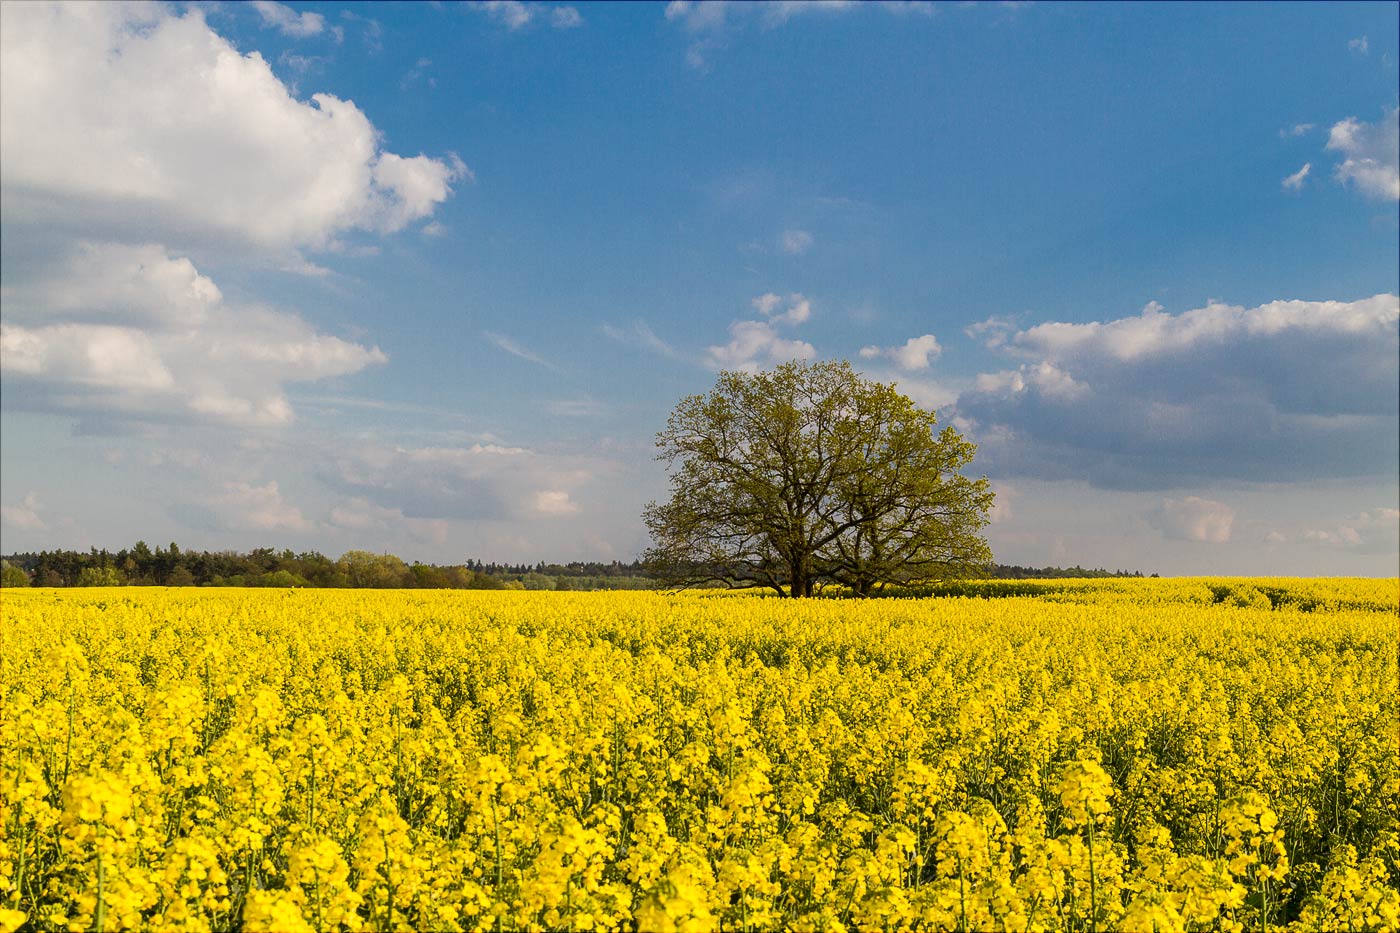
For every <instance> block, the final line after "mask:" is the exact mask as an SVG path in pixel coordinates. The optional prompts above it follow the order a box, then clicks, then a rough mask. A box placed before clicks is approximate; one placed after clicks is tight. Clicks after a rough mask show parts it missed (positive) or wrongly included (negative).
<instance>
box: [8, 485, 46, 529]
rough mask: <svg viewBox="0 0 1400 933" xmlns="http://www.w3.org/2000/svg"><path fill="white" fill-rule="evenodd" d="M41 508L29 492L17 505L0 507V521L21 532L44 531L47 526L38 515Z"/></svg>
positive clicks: (37, 498) (40, 503)
mask: <svg viewBox="0 0 1400 933" xmlns="http://www.w3.org/2000/svg"><path fill="white" fill-rule="evenodd" d="M43 508H44V504H43V503H42V502H40V501H39V497H38V496H37V495H36V494H34V493H33V492H29V493H26V494H25V496H24V498H23V499H21V500H20V502H19V504H18V505H0V519H3V520H4V522H5V524H7V525H11V526H13V527H15V528H18V529H20V530H21V531H46V530H48V527H49V524H48V522H46V521H44V519H43V517H42V516H40V515H39V513H40V511H42V510H43Z"/></svg>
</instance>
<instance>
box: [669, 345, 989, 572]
mask: <svg viewBox="0 0 1400 933" xmlns="http://www.w3.org/2000/svg"><path fill="white" fill-rule="evenodd" d="M656 443H657V447H658V449H659V453H658V455H657V456H658V459H660V460H663V461H665V462H666V463H667V465H668V466H669V467H670V469H671V498H670V500H669V501H668V502H665V503H661V504H657V503H655V502H653V503H650V504H649V505H648V506H647V508H646V512H645V514H644V516H643V517H644V519H645V521H646V524H647V527H648V528H649V529H650V531H651V534H652V539H653V546H652V548H651V549H650V550H648V552H647V555H646V559H647V562H648V564H649V565H650V566H651V568H652V572H653V573H657V574H659V575H661V576H663V577H664V578H666V579H668V580H670V581H671V582H673V583H676V584H679V585H698V584H702V583H713V584H719V585H724V586H732V587H769V588H771V589H773V590H776V591H777V592H778V593H780V594H782V595H785V596H810V595H812V591H813V588H814V587H815V586H817V585H819V584H820V583H822V582H837V583H842V584H845V585H847V586H849V587H850V588H851V590H852V591H853V592H854V593H856V594H858V595H862V596H864V595H869V594H870V593H872V592H873V591H874V590H875V589H876V588H878V587H880V586H881V585H884V584H887V583H892V582H905V581H910V580H915V579H931V578H938V577H947V576H961V575H968V574H977V573H981V572H985V569H986V567H987V565H988V564H990V562H991V552H990V551H989V550H988V548H987V544H986V541H985V540H984V539H983V538H982V536H981V530H982V528H983V527H984V526H985V525H986V523H987V512H988V511H989V510H990V508H991V505H992V495H993V494H992V492H991V490H990V489H989V488H988V486H987V481H986V479H978V480H971V479H968V478H967V477H965V476H963V475H962V474H961V473H960V472H959V471H960V470H961V469H962V468H963V467H965V466H966V465H967V464H968V463H970V462H971V460H972V456H973V453H974V452H975V450H976V448H975V446H974V445H973V444H971V443H969V442H968V441H966V440H964V439H963V438H962V437H961V436H960V435H959V434H958V433H957V432H956V431H954V430H953V429H952V428H944V429H943V430H942V431H941V432H940V431H938V430H937V419H936V416H935V415H934V413H933V412H931V411H925V410H923V409H921V408H919V407H918V406H917V405H915V404H914V402H913V401H911V400H910V399H909V398H908V397H906V396H904V395H902V394H900V393H899V392H898V391H897V390H896V389H895V387H894V386H891V385H885V384H882V383H878V382H873V381H870V380H867V379H864V378H862V377H861V376H860V375H859V374H858V373H856V372H855V371H854V370H853V369H852V368H851V366H850V364H849V363H846V362H844V361H843V362H830V363H801V362H796V363H786V364H784V365H782V366H779V367H778V368H777V369H775V370H772V371H769V372H762V373H756V374H748V373H736V372H725V373H721V374H720V376H719V380H718V382H717V383H716V385H715V388H714V389H713V390H712V391H711V392H710V393H709V394H708V395H692V396H689V397H687V398H684V399H682V400H681V401H680V403H679V404H678V405H677V406H676V409H675V411H674V412H673V413H672V415H671V418H670V420H669V422H668V423H667V426H666V430H664V431H662V432H661V433H659V434H658V435H657V439H656Z"/></svg>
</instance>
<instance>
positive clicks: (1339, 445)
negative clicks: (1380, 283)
mask: <svg viewBox="0 0 1400 933" xmlns="http://www.w3.org/2000/svg"><path fill="white" fill-rule="evenodd" d="M1398 327H1400V298H1397V297H1396V296H1395V295H1377V296H1374V297H1372V298H1366V299H1362V300H1359V301H1351V302H1342V301H1276V302H1271V303H1269V304H1265V305H1261V306H1258V307H1254V308H1245V307H1240V306H1235V305H1225V304H1219V303H1212V304H1209V305H1207V306H1205V307H1203V308H1197V309H1194V310H1191V311H1186V312H1183V313H1181V314H1169V313H1165V312H1164V311H1163V310H1162V309H1161V308H1160V307H1159V306H1157V305H1155V304H1152V305H1149V306H1148V307H1147V308H1145V309H1144V310H1143V312H1142V313H1141V314H1140V315H1137V316H1133V317H1126V318H1121V319H1118V320H1113V321H1107V322H1093V323H1087V324H1072V323H1046V324H1041V325H1038V326H1035V327H1031V328H1028V329H1025V330H1021V331H1017V332H1015V333H1013V334H1010V335H1007V334H999V335H998V341H997V345H998V346H999V347H1000V349H1001V350H1002V351H1004V352H1007V353H1009V354H1011V355H1012V356H1013V358H1018V359H1019V360H1020V363H1019V365H1017V366H1016V367H1015V368H1014V369H1006V370H1002V371H1000V372H996V373H985V374H983V375H981V376H979V377H978V379H977V382H976V385H975V386H974V387H973V388H972V389H971V390H969V391H966V392H964V393H963V394H962V395H961V396H960V398H959V400H958V403H957V409H958V414H959V416H960V417H961V418H963V419H966V420H967V422H968V423H969V424H970V425H971V426H972V427H973V429H974V432H975V434H976V435H977V436H978V438H979V439H980V440H981V442H982V448H981V452H980V454H979V459H980V460H981V461H982V462H983V463H984V464H985V465H986V467H987V469H989V470H991V471H992V472H994V473H998V474H1002V475H1027V476H1037V477H1042V478H1046V479H1066V478H1074V479H1085V480H1087V481H1089V482H1091V483H1093V484H1095V485H1098V486H1101V487H1109V488H1125V489H1157V488H1170V487H1176V486H1186V485H1193V484H1199V483H1201V482H1209V481H1220V480H1274V481H1306V480H1311V479H1320V478H1327V477H1345V476H1385V475H1394V471H1395V469H1396V466H1397V451H1396V444H1395V437H1396V435H1397V430H1400V425H1398V424H1397V400H1396V387H1397V381H1400V374H1397V356H1398V354H1400V330H1398V329H1397V328H1398Z"/></svg>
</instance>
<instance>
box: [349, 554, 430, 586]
mask: <svg viewBox="0 0 1400 933" xmlns="http://www.w3.org/2000/svg"><path fill="white" fill-rule="evenodd" d="M335 564H336V568H337V569H338V570H340V571H341V572H342V573H344V574H345V578H346V581H347V582H346V585H347V586H353V587H360V588H369V589H394V588H398V587H404V586H411V585H412V581H413V573H412V572H411V571H410V570H409V569H408V565H407V564H405V563H404V562H403V561H402V560H400V559H399V558H397V557H395V556H394V555H393V554H374V553H371V552H369V551H346V552H345V553H344V554H342V555H340V559H339V560H337V561H336V562H335Z"/></svg>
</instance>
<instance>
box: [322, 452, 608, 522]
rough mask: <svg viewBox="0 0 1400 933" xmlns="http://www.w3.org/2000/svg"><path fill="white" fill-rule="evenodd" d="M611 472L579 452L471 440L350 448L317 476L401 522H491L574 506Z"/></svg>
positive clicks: (336, 455)
mask: <svg viewBox="0 0 1400 933" xmlns="http://www.w3.org/2000/svg"><path fill="white" fill-rule="evenodd" d="M614 469H615V467H614V466H613V465H612V464H611V463H607V462H599V461H593V460H589V459H587V458H582V457H576V456H567V455H554V454H545V453H540V452H536V451H532V450H527V449H525V448H521V447H511V446H504V445H499V444H480V443H478V444H472V445H470V446H466V447H374V446H368V447H358V448H357V447H354V446H350V447H348V448H347V449H344V450H340V451H336V452H334V454H333V462H332V463H331V464H329V465H327V466H325V467H323V468H322V469H321V471H320V473H321V475H322V476H323V478H324V480H325V481H326V482H327V483H328V484H329V485H330V486H331V487H332V488H333V489H336V490H338V491H340V492H342V493H343V494H345V495H347V496H349V497H353V498H354V499H355V500H359V501H363V502H368V503H372V504H373V505H374V506H376V507H378V508H380V509H386V510H390V512H391V513H394V514H397V515H401V516H403V518H405V519H415V520H417V519H433V520H437V519H444V520H454V521H493V522H499V521H509V520H512V519H531V518H535V517H538V516H539V515H550V514H552V515H563V514H568V513H570V512H573V511H576V510H577V509H578V506H577V503H576V502H575V500H574V498H573V497H574V495H575V494H576V493H577V492H578V490H580V489H581V488H583V487H585V486H587V485H588V484H589V483H591V482H592V481H593V480H594V478H595V476H596V475H597V474H598V473H600V472H603V473H606V472H611V471H613V470H614ZM366 511H367V510H366V509H365V508H363V507H361V508H359V509H358V510H357V512H358V513H364V512H366ZM375 514H379V515H380V517H384V514H385V513H375ZM333 520H335V519H334V517H333ZM340 521H341V523H342V524H344V523H345V521H346V517H345V516H342V517H341V519H340Z"/></svg>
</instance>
